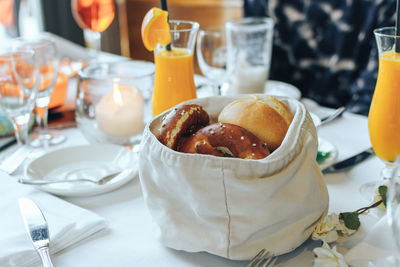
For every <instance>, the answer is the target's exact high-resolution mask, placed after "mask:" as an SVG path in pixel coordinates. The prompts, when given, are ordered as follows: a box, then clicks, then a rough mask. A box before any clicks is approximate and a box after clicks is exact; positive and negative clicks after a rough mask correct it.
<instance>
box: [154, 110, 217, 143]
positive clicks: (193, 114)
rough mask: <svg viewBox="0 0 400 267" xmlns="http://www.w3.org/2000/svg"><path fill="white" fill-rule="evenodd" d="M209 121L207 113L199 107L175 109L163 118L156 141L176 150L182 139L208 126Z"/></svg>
mask: <svg viewBox="0 0 400 267" xmlns="http://www.w3.org/2000/svg"><path fill="white" fill-rule="evenodd" d="M209 121H210V118H209V116H208V113H207V112H206V111H205V110H204V109H203V107H201V106H199V105H196V104H191V105H182V106H180V107H176V108H174V109H173V110H172V111H171V112H170V113H168V114H167V115H166V116H165V117H164V119H163V121H162V123H161V127H160V134H159V136H158V140H159V141H160V142H161V143H162V144H164V145H165V146H167V147H169V148H171V149H173V150H177V148H178V146H179V143H180V141H181V139H182V137H184V136H189V135H190V134H193V133H195V132H196V131H197V130H198V129H201V128H203V127H204V126H206V125H208V123H209Z"/></svg>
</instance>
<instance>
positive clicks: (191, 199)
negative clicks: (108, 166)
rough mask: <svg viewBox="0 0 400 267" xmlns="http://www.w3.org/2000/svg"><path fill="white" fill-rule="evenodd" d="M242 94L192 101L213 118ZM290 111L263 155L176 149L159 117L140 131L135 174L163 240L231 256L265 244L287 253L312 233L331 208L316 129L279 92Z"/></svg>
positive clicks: (243, 254)
mask: <svg viewBox="0 0 400 267" xmlns="http://www.w3.org/2000/svg"><path fill="white" fill-rule="evenodd" d="M239 98H240V96H237V97H235V96H231V97H209V98H200V99H195V100H192V101H189V102H187V103H195V104H198V105H200V106H202V107H203V108H204V109H205V110H206V111H207V112H208V113H209V115H210V116H211V117H212V118H215V119H216V118H218V115H219V113H220V112H221V110H222V109H223V108H224V107H225V106H226V105H228V104H229V103H231V102H233V101H234V100H236V99H239ZM277 98H278V99H279V100H281V101H282V102H283V103H285V104H286V105H287V107H288V108H289V109H290V110H291V111H292V113H293V114H294V117H293V120H292V123H291V124H290V127H289V129H288V131H287V133H286V136H285V138H284V140H283V142H282V144H281V145H280V146H279V147H278V148H277V149H276V150H275V151H273V153H271V154H270V155H269V156H268V157H266V158H264V159H260V160H248V159H239V158H226V157H215V156H212V155H202V154H188V153H181V152H177V151H174V150H172V149H170V148H168V147H166V146H164V145H163V144H161V143H160V142H159V141H158V139H157V136H156V135H157V131H158V129H159V127H160V123H161V121H162V119H163V117H164V116H165V115H166V114H168V112H170V110H168V111H166V112H164V113H163V114H160V115H159V116H157V117H155V118H153V120H152V121H151V122H149V123H148V124H147V125H146V127H145V130H144V133H143V138H142V142H141V150H140V157H139V158H140V160H139V173H140V181H141V186H142V191H143V196H144V199H145V202H146V205H147V207H148V209H149V211H150V213H151V215H152V217H153V219H154V221H155V223H156V225H157V226H158V227H159V235H160V236H159V237H160V240H161V242H162V243H163V244H164V245H166V246H167V247H170V248H173V249H177V250H184V251H188V252H200V251H206V252H209V253H211V254H215V255H218V256H221V257H225V258H229V259H233V260H245V259H251V258H252V257H254V255H256V254H257V253H258V252H259V251H260V250H261V249H263V248H265V249H266V250H267V251H269V252H270V253H272V254H274V255H280V254H284V253H287V252H290V251H292V250H294V249H295V248H297V247H298V246H300V245H301V244H302V243H303V242H304V241H305V240H307V239H308V237H309V236H310V235H311V234H312V232H313V230H314V227H315V225H316V223H317V222H318V220H319V219H320V218H321V217H322V216H323V215H324V214H325V213H326V211H327V208H328V202H329V200H328V192H327V189H326V185H325V183H324V180H323V177H322V174H321V171H320V169H319V167H318V165H317V163H316V161H315V158H316V154H317V148H318V141H317V135H316V129H315V126H314V124H313V122H312V119H311V117H310V115H309V114H308V112H307V110H306V109H305V107H304V105H303V104H301V103H300V102H299V101H297V100H294V99H287V98H282V97H277Z"/></svg>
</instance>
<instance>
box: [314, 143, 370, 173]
mask: <svg viewBox="0 0 400 267" xmlns="http://www.w3.org/2000/svg"><path fill="white" fill-rule="evenodd" d="M374 154H375V153H374V150H373V149H372V147H370V148H368V149H366V150H364V151H362V152H360V153H358V154H357V155H354V156H352V157H350V158H348V159H345V160H342V161H339V162H336V163H335V164H333V165H331V166H329V167H327V168H326V169H323V170H322V173H324V174H327V173H335V172H341V171H346V170H348V169H350V168H352V167H354V166H355V165H356V164H358V163H360V162H362V161H364V160H366V159H367V158H369V157H370V156H372V155H374Z"/></svg>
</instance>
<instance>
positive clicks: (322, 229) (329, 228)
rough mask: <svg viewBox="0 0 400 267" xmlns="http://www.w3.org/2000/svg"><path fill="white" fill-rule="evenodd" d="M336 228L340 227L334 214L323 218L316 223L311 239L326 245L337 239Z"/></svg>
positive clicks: (337, 217)
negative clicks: (323, 242)
mask: <svg viewBox="0 0 400 267" xmlns="http://www.w3.org/2000/svg"><path fill="white" fill-rule="evenodd" d="M338 227H340V222H339V216H338V215H337V214H336V213H332V214H330V215H328V216H325V217H324V218H323V219H322V220H320V221H319V222H318V223H317V226H316V227H315V230H314V232H313V234H312V239H314V240H322V241H325V242H328V243H331V242H334V241H336V240H337V239H338V237H339V236H338V233H337V232H336V230H337V229H338Z"/></svg>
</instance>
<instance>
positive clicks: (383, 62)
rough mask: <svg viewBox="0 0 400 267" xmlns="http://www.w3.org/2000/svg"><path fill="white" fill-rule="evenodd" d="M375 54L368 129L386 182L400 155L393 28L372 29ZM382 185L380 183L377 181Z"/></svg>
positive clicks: (399, 64)
mask: <svg viewBox="0 0 400 267" xmlns="http://www.w3.org/2000/svg"><path fill="white" fill-rule="evenodd" d="M374 34H375V39H376V42H377V45H378V52H379V70H378V79H377V82H376V87H375V91H374V95H373V98H372V102H371V108H370V111H369V115H368V129H369V136H370V140H371V143H372V147H373V149H374V151H375V153H376V155H377V156H378V157H379V158H380V159H381V160H382V161H383V162H384V168H383V169H382V171H381V177H382V178H383V179H386V180H387V179H390V177H391V176H392V172H393V169H392V168H393V162H394V161H395V159H396V157H397V156H398V155H400V83H399V81H398V79H399V75H400V36H396V29H395V27H385V28H380V29H376V30H374ZM381 183H382V181H381ZM376 187H377V184H376V183H370V184H366V185H363V186H362V187H361V192H362V193H364V194H366V193H369V194H370V195H369V196H368V197H369V198H372V197H373V191H375V190H376Z"/></svg>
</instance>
